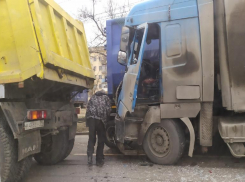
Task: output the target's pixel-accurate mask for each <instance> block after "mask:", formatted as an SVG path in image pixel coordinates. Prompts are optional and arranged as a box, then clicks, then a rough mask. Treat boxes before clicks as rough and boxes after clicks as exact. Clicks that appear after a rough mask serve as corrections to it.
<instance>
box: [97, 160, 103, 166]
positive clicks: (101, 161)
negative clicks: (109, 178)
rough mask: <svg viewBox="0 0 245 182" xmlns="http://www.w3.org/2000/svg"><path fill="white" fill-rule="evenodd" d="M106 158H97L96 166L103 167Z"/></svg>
mask: <svg viewBox="0 0 245 182" xmlns="http://www.w3.org/2000/svg"><path fill="white" fill-rule="evenodd" d="M104 163H105V162H104V159H101V160H97V161H96V166H99V167H102V166H103V165H104Z"/></svg>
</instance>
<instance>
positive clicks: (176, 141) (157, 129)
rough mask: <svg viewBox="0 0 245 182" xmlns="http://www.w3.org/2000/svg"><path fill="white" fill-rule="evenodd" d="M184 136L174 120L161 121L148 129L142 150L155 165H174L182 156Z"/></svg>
mask: <svg viewBox="0 0 245 182" xmlns="http://www.w3.org/2000/svg"><path fill="white" fill-rule="evenodd" d="M184 147H185V135H184V131H183V129H182V128H181V126H180V124H179V123H178V121H176V120H171V119H167V120H163V121H162V122H161V123H155V124H152V125H151V126H150V128H149V129H148V131H147V133H146V135H145V138H144V141H143V148H144V151H145V153H146V155H147V157H148V158H149V159H150V160H151V161H152V162H154V163H156V164H164V165H171V164H175V163H176V162H177V161H178V160H179V159H180V158H181V156H182V155H183V152H184Z"/></svg>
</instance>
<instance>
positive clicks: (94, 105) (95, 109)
mask: <svg viewBox="0 0 245 182" xmlns="http://www.w3.org/2000/svg"><path fill="white" fill-rule="evenodd" d="M110 113H111V101H110V98H109V97H108V96H107V95H106V94H105V93H104V92H103V91H98V92H96V93H95V94H94V95H93V96H92V97H91V98H90V100H89V102H88V105H87V111H86V121H88V120H89V119H98V120H101V121H102V122H103V123H104V124H106V121H107V119H108V118H109V116H110Z"/></svg>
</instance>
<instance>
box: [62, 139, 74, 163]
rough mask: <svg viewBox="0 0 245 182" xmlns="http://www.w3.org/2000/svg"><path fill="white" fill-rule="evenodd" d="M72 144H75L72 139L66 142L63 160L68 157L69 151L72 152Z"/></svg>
mask: <svg viewBox="0 0 245 182" xmlns="http://www.w3.org/2000/svg"><path fill="white" fill-rule="evenodd" d="M74 143H75V139H72V140H69V141H68V146H67V149H66V154H65V156H64V158H63V160H64V159H66V158H67V157H68V156H69V155H70V153H71V151H72V149H73V147H74Z"/></svg>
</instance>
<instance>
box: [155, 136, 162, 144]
mask: <svg viewBox="0 0 245 182" xmlns="http://www.w3.org/2000/svg"><path fill="white" fill-rule="evenodd" d="M163 142H164V140H163V138H162V136H160V135H158V136H157V137H156V143H157V144H158V145H159V146H162V145H163Z"/></svg>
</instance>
